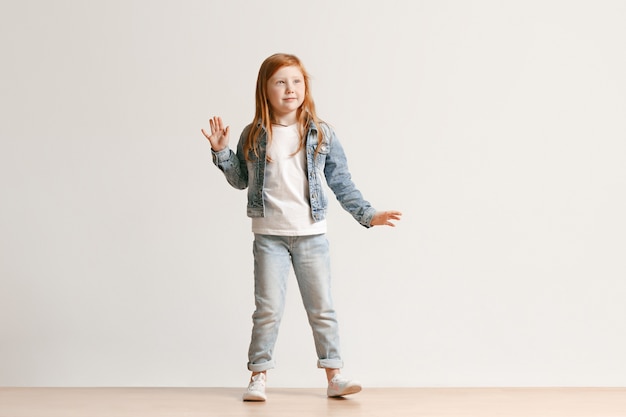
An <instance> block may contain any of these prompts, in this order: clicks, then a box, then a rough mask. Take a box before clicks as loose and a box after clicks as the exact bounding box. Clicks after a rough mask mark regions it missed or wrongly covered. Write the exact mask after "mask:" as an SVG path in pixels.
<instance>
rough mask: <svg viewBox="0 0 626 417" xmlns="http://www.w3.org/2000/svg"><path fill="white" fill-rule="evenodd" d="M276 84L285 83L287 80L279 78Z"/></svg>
mask: <svg viewBox="0 0 626 417" xmlns="http://www.w3.org/2000/svg"><path fill="white" fill-rule="evenodd" d="M276 84H285V82H284V81H283V80H278V81H276Z"/></svg>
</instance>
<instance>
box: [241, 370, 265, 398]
mask: <svg viewBox="0 0 626 417" xmlns="http://www.w3.org/2000/svg"><path fill="white" fill-rule="evenodd" d="M243 400H244V401H265V400H267V396H266V395H265V374H264V373H260V374H256V375H255V376H253V377H252V381H250V384H249V385H248V390H247V391H246V392H244V393H243Z"/></svg>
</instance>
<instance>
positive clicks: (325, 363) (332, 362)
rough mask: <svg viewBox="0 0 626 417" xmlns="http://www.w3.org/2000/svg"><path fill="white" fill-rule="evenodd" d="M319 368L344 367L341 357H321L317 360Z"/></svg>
mask: <svg viewBox="0 0 626 417" xmlns="http://www.w3.org/2000/svg"><path fill="white" fill-rule="evenodd" d="M317 367H318V368H329V369H340V368H343V361H342V360H341V359H320V360H318V361H317Z"/></svg>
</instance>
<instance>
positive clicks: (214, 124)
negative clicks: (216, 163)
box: [202, 116, 230, 152]
mask: <svg viewBox="0 0 626 417" xmlns="http://www.w3.org/2000/svg"><path fill="white" fill-rule="evenodd" d="M209 125H210V126H211V134H210V135H209V134H208V133H207V132H206V131H205V130H204V129H202V134H203V135H204V136H205V137H206V138H207V139H208V140H209V142H210V143H211V149H213V150H214V151H215V152H219V151H221V150H224V149H226V148H227V147H228V136H229V134H230V126H226V128H224V123H223V122H222V118H221V117H217V116H215V117H213V118H212V119H209Z"/></svg>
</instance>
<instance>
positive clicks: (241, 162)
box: [212, 123, 376, 372]
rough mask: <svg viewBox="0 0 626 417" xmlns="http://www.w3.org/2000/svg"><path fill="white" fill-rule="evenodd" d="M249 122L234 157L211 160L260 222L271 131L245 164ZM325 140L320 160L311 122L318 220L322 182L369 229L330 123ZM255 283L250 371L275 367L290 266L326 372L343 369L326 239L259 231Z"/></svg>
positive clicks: (368, 212)
mask: <svg viewBox="0 0 626 417" xmlns="http://www.w3.org/2000/svg"><path fill="white" fill-rule="evenodd" d="M250 128H251V125H249V126H247V127H246V128H245V129H244V131H243V132H242V134H241V137H240V139H239V143H238V145H237V153H235V152H233V151H232V150H230V149H229V148H226V149H224V150H222V151H219V152H213V151H212V157H213V162H214V163H215V165H217V167H218V168H219V169H220V170H222V172H223V173H224V175H225V176H226V180H227V181H228V183H229V184H230V185H232V186H233V187H235V188H237V189H245V188H246V187H247V188H248V206H247V214H248V216H249V217H263V216H264V213H265V206H264V200H263V184H264V176H265V166H266V150H267V134H266V132H265V131H263V133H262V134H261V137H260V138H259V149H258V151H259V152H258V153H259V155H258V157H257V156H256V155H254V153H253V152H251V153H250V160H249V161H247V160H246V159H245V155H244V151H243V145H244V142H245V140H246V138H247V136H248V132H249V130H250ZM320 128H322V129H324V135H323V137H324V142H323V143H322V146H321V148H320V151H319V152H318V154H317V155H315V149H316V148H317V144H318V130H317V129H318V128H317V127H316V125H315V124H314V123H311V124H310V126H309V128H308V130H307V133H306V140H305V149H304V151H305V152H306V161H307V171H308V172H307V175H308V182H309V202H310V206H311V216H312V218H313V219H314V220H315V221H320V220H323V219H325V218H326V211H327V209H328V198H327V196H326V193H325V190H324V185H323V179H325V180H326V183H327V184H328V187H329V188H330V189H331V190H332V191H333V193H334V194H335V196H336V197H337V200H338V201H339V203H340V204H341V206H342V207H343V208H344V209H345V210H346V211H348V212H349V213H350V214H351V215H352V216H353V217H354V218H355V219H356V220H357V221H358V222H359V223H360V224H361V225H363V226H364V227H370V226H371V224H370V222H371V220H372V217H373V216H374V214H375V212H376V210H375V209H374V208H373V207H372V206H371V205H370V203H369V202H367V201H365V200H364V199H363V196H362V195H361V193H360V191H359V190H358V189H357V188H356V186H355V185H354V183H353V182H352V179H351V176H350V172H349V171H348V165H347V160H346V156H345V153H344V151H343V148H342V147H341V144H340V143H339V140H338V139H337V137H336V136H335V133H334V131H333V130H332V129H331V128H330V127H329V126H328V125H326V124H321V125H320ZM253 253H254V283H255V303H256V310H255V312H254V314H253V316H252V321H253V329H252V338H251V342H250V348H249V351H248V369H249V370H251V371H253V372H262V371H265V370H267V369H271V368H273V367H274V365H275V363H274V359H273V349H274V345H275V343H276V338H277V336H278V327H279V325H280V321H281V318H282V314H283V309H284V305H285V293H286V288H287V278H288V276H289V269H290V266H293V269H294V272H295V275H296V279H297V282H298V286H299V289H300V294H301V296H302V301H303V304H304V307H305V310H306V312H307V316H308V319H309V323H310V325H311V328H312V330H313V339H314V341H315V348H316V351H317V355H318V366H319V367H321V368H341V367H342V365H343V362H342V360H341V357H340V353H339V334H338V325H337V319H336V314H335V310H334V308H333V303H332V297H331V292H330V287H331V286H330V257H329V247H328V241H327V239H326V236H325V235H324V234H322V235H313V236H272V235H261V234H255V236H254V244H253Z"/></svg>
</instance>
